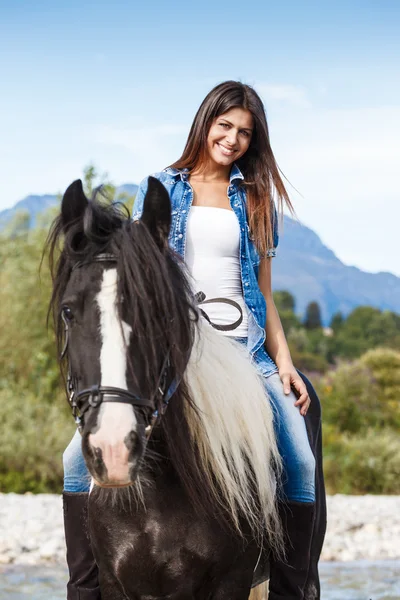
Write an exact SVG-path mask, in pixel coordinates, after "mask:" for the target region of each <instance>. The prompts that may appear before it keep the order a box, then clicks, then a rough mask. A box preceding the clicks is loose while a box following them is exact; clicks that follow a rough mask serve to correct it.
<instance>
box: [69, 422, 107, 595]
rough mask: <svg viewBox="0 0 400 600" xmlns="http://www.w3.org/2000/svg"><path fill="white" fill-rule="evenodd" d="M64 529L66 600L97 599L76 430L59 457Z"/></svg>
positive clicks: (84, 469) (86, 487) (87, 480)
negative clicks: (67, 580)
mask: <svg viewBox="0 0 400 600" xmlns="http://www.w3.org/2000/svg"><path fill="white" fill-rule="evenodd" d="M63 464H64V493H63V506H64V529H65V541H66V545H67V563H68V569H69V582H68V584H67V600H101V596H100V588H99V581H98V568H97V565H96V562H95V560H94V557H93V552H92V549H91V547H90V541H89V533H88V524H87V519H88V513H87V511H88V497H89V493H88V492H89V489H90V481H91V478H90V474H89V471H88V470H87V467H86V464H85V461H84V458H83V454H82V448H81V436H80V434H79V432H78V431H77V432H76V433H75V435H74V437H73V438H72V441H71V442H70V444H69V446H68V447H67V449H66V450H65V452H64V455H63Z"/></svg>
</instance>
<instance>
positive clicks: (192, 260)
mask: <svg viewBox="0 0 400 600" xmlns="http://www.w3.org/2000/svg"><path fill="white" fill-rule="evenodd" d="M239 244H240V227H239V223H238V220H237V217H236V215H235V213H234V212H233V211H232V210H228V209H226V208H216V207H212V206H192V207H191V209H190V212H189V217H188V222H187V229H186V250H185V262H186V264H187V267H188V269H189V272H190V274H191V275H192V279H193V281H192V285H193V288H194V291H195V292H204V294H205V295H206V299H211V298H229V299H230V300H234V301H235V302H237V303H238V304H239V305H240V306H241V308H242V311H243V321H242V323H241V324H240V325H239V326H238V327H237V329H234V330H232V331H224V332H223V334H224V335H229V336H232V337H247V330H248V317H247V308H246V305H245V302H244V299H243V290H242V280H241V274H240V259H239ZM200 306H201V308H202V309H203V310H204V312H206V313H207V315H208V316H209V318H210V319H211V321H212V322H213V323H216V324H217V325H228V324H231V323H234V322H235V321H237V320H238V318H239V317H240V313H239V311H238V310H237V309H236V308H235V307H234V306H230V305H229V304H222V303H218V304H205V305H201V304H200Z"/></svg>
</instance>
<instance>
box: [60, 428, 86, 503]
mask: <svg viewBox="0 0 400 600" xmlns="http://www.w3.org/2000/svg"><path fill="white" fill-rule="evenodd" d="M63 466H64V492H71V493H77V492H88V491H89V490H90V482H91V477H90V473H89V471H88V469H87V466H86V463H85V459H84V458H83V454H82V438H81V435H80V433H79V431H78V430H76V433H75V435H74V437H73V438H72V440H71V441H70V443H69V445H68V446H67V448H66V450H65V452H64V454H63Z"/></svg>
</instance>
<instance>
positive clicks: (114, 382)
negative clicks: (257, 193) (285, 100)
mask: <svg viewBox="0 0 400 600" xmlns="http://www.w3.org/2000/svg"><path fill="white" fill-rule="evenodd" d="M170 214H171V207H170V201H169V197H168V193H167V192H166V190H165V188H164V187H163V186H162V185H161V184H160V183H159V182H158V181H157V180H156V179H154V178H150V179H149V187H148V192H147V196H146V198H145V201H144V210H143V215H142V218H141V219H140V220H139V221H136V222H132V221H131V220H130V219H129V216H128V215H127V214H126V212H125V211H124V209H123V208H121V207H120V206H118V205H110V204H108V205H105V204H102V203H101V202H99V201H98V200H96V198H94V199H93V200H91V201H89V200H88V199H87V198H86V197H85V195H84V193H83V189H82V184H81V182H80V181H79V180H78V181H75V182H74V183H72V184H71V185H70V187H69V188H68V189H67V191H66V193H65V195H64V197H63V200H62V205H61V214H60V216H59V217H58V218H57V220H56V221H55V223H54V225H53V229H52V232H51V235H50V256H51V260H52V264H53V284H54V287H53V298H52V306H53V310H54V314H55V317H56V325H57V334H58V340H59V344H60V348H63V352H62V354H63V356H65V357H66V361H65V362H66V364H67V365H68V366H67V370H66V372H67V376H68V389H69V397H70V403H71V406H72V408H73V412H74V415H75V416H76V420H77V422H78V424H79V426H80V428H81V433H82V449H83V454H84V457H85V461H86V464H87V466H88V469H89V471H90V474H91V476H92V478H93V479H92V489H91V493H90V499H89V512H90V535H91V541H92V547H93V550H94V554H95V557H96V561H97V563H98V565H99V572H100V585H101V591H102V597H104V599H105V600H127V599H129V600H133V599H135V600H139V599H150V598H151V599H158V598H168V599H169V600H183V599H188V598H196V599H197V598H198V599H215V600H228V599H229V600H244V599H247V598H248V597H249V594H250V591H251V587H252V583H253V584H254V583H255V582H257V581H263V580H264V579H265V578H266V574H265V572H264V571H265V565H266V560H265V557H266V555H267V552H268V550H269V549H272V550H273V551H275V552H277V553H279V552H280V551H281V550H282V535H281V529H280V524H279V519H278V516H277V510H276V493H277V491H276V490H277V486H276V483H275V482H276V480H279V474H280V468H281V463H280V457H279V454H278V450H277V445H276V441H275V437H274V430H273V418H272V411H271V408H270V405H269V403H268V401H267V399H266V397H265V391H264V387H263V385H262V383H261V381H260V378H259V376H258V375H257V372H256V371H255V369H254V367H253V365H252V364H251V362H250V360H249V358H248V356H246V354H245V351H244V350H243V349H241V348H240V347H239V345H238V344H236V343H235V342H233V341H231V340H229V339H228V338H226V337H224V336H222V335H220V334H218V333H216V332H215V331H214V330H213V329H212V328H211V327H210V325H209V324H208V323H206V322H205V321H204V320H203V319H199V318H198V314H199V313H198V310H197V307H196V303H195V300H194V298H193V295H192V292H191V289H190V286H189V284H188V280H187V278H186V274H185V269H184V265H183V263H182V261H181V259H180V258H179V257H177V256H176V255H175V254H174V253H173V252H172V251H171V250H170V248H169V246H168V234H169V229H170V219H171V216H170ZM61 241H62V242H63V247H62V250H61V252H60V253H59V254H58V247H59V245H60V244H59V243H60V242H61ZM56 257H58V258H57V261H56V260H55V258H56ZM254 597H255V596H254Z"/></svg>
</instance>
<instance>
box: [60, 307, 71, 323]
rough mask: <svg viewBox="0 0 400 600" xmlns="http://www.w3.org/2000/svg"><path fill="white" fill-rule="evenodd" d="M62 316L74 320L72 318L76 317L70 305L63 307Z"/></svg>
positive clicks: (67, 319)
mask: <svg viewBox="0 0 400 600" xmlns="http://www.w3.org/2000/svg"><path fill="white" fill-rule="evenodd" d="M61 316H62V317H63V318H64V319H65V320H66V321H72V319H73V318H74V313H73V312H72V310H71V309H70V308H69V306H63V307H62V309H61Z"/></svg>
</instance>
